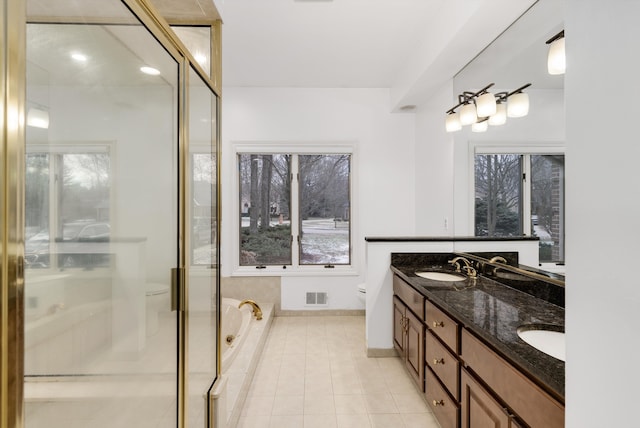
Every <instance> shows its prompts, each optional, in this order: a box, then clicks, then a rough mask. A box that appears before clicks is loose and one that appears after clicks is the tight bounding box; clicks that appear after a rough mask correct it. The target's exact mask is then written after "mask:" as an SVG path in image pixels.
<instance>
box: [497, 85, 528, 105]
mask: <svg viewBox="0 0 640 428" xmlns="http://www.w3.org/2000/svg"><path fill="white" fill-rule="evenodd" d="M529 86H531V83H527V84H526V85H523V86H521V87H519V88H518V89H514V90H513V91H511V92H498V93H497V94H496V98H497V101H498V102H499V103H502V102H505V101H507V98H509V97H510V96H511V95H514V94H519V93H520V92H522V91H524V90H525V89H527V88H528V87H529Z"/></svg>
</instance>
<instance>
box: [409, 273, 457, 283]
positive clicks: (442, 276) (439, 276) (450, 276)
mask: <svg viewBox="0 0 640 428" xmlns="http://www.w3.org/2000/svg"><path fill="white" fill-rule="evenodd" d="M416 275H418V276H419V277H421V278H426V279H433V280H435V281H449V282H453V281H464V280H465V279H467V277H466V276H463V275H458V274H455V273H446V272H416Z"/></svg>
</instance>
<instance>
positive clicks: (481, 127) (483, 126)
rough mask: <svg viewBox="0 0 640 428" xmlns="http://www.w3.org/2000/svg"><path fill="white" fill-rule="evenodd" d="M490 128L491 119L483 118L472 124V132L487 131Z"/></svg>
mask: <svg viewBox="0 0 640 428" xmlns="http://www.w3.org/2000/svg"><path fill="white" fill-rule="evenodd" d="M488 128H489V121H487V120H483V121H482V122H476V123H474V124H472V125H471V131H472V132H485V131H486V130H487V129H488Z"/></svg>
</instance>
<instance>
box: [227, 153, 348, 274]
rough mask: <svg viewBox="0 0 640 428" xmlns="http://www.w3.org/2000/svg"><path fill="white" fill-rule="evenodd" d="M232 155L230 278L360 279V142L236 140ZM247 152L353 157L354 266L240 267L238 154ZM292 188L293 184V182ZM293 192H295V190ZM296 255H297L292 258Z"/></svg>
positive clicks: (294, 258)
mask: <svg viewBox="0 0 640 428" xmlns="http://www.w3.org/2000/svg"><path fill="white" fill-rule="evenodd" d="M231 147H232V152H233V164H234V168H233V177H232V180H233V185H232V187H231V191H232V192H233V199H232V201H233V204H234V208H233V212H232V214H231V217H232V219H231V227H232V228H233V239H232V243H231V251H232V260H233V261H232V263H233V268H232V271H231V276H357V275H359V269H358V267H359V266H358V259H359V248H360V242H359V241H358V239H357V237H359V236H360V235H359V233H358V231H359V225H358V223H359V221H357V219H359V215H358V212H359V210H358V206H357V205H358V204H357V202H356V201H357V198H356V197H355V192H354V190H355V189H357V188H358V185H357V182H356V180H357V177H358V174H357V142H356V141H329V142H322V141H236V142H232V143H231ZM244 153H260V154H282V153H291V154H300V155H305V154H349V155H351V171H350V174H351V176H350V189H349V191H350V195H351V196H350V198H351V201H350V204H351V218H352V219H356V221H353V222H352V224H351V242H350V250H351V257H350V260H351V264H350V265H335V266H334V268H332V269H326V268H324V267H323V266H320V265H312V266H301V265H299V264H297V265H288V266H287V267H286V269H284V268H283V267H282V266H275V265H270V266H266V267H265V268H264V269H256V267H255V266H240V236H239V233H240V222H239V219H240V216H239V215H238V207H239V204H238V203H237V202H238V195H239V194H240V188H239V181H240V176H239V174H240V171H239V169H238V167H237V166H238V161H237V158H238V155H239V154H244ZM292 185H293V183H292ZM293 190H294V189H292V191H293ZM293 256H295V255H293ZM295 260H297V256H295V257H292V262H294V261H295Z"/></svg>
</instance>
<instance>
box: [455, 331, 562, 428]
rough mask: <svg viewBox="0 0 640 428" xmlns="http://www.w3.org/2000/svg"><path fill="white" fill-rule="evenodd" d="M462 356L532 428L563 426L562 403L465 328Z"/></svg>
mask: <svg viewBox="0 0 640 428" xmlns="http://www.w3.org/2000/svg"><path fill="white" fill-rule="evenodd" d="M462 359H463V360H464V363H465V365H467V366H468V367H469V368H470V369H471V370H473V372H475V373H476V374H477V375H478V376H479V377H480V378H481V379H482V380H483V381H484V382H485V383H486V384H487V386H489V388H491V389H492V390H493V391H494V392H495V393H496V394H497V395H498V396H499V397H502V399H503V400H505V402H506V404H507V406H508V407H509V408H510V409H511V410H513V411H514V412H515V413H516V414H517V415H518V416H520V418H522V420H523V421H525V422H526V423H527V425H529V426H531V428H560V427H564V406H563V405H562V404H560V403H558V402H557V401H556V400H554V399H553V398H552V397H551V396H550V395H548V394H547V393H546V392H544V391H543V390H542V389H541V388H540V387H539V386H538V385H536V384H534V383H533V382H532V381H531V380H530V379H528V378H527V377H526V376H525V375H524V374H522V373H520V372H519V371H518V370H517V369H516V368H515V367H513V366H512V365H511V364H509V363H508V362H507V361H505V360H504V359H503V358H502V357H500V356H498V355H497V354H496V353H495V352H493V351H492V350H491V349H490V348H488V347H487V346H486V345H485V344H484V343H482V342H481V341H480V340H479V339H477V338H476V337H475V336H473V335H472V334H471V333H470V332H468V331H467V330H466V329H463V331H462Z"/></svg>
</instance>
